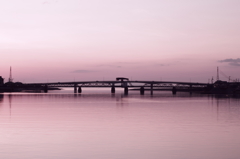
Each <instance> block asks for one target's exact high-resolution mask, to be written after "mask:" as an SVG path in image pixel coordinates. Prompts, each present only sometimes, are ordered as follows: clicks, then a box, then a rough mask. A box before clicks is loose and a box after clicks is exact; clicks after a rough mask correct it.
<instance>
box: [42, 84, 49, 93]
mask: <svg viewBox="0 0 240 159" xmlns="http://www.w3.org/2000/svg"><path fill="white" fill-rule="evenodd" d="M43 91H44V93H47V92H48V85H45V86H44V89H43Z"/></svg>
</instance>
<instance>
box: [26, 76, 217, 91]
mask: <svg viewBox="0 0 240 159" xmlns="http://www.w3.org/2000/svg"><path fill="white" fill-rule="evenodd" d="M25 85H27V86H40V87H42V88H43V89H44V92H48V90H49V88H50V87H73V88H74V93H82V88H83V87H108V88H110V89H111V93H115V88H123V89H124V94H125V95H127V94H128V91H129V89H131V90H139V91H140V94H142V95H143V94H144V92H145V91H150V94H151V95H152V94H153V91H161V90H165V91H167V90H168V91H172V93H173V94H176V92H177V91H187V92H190V93H192V92H194V91H200V90H203V89H204V88H207V87H209V86H211V85H212V84H209V83H195V82H174V81H129V80H128V78H122V77H119V78H116V80H114V81H74V82H53V83H27V84H25Z"/></svg>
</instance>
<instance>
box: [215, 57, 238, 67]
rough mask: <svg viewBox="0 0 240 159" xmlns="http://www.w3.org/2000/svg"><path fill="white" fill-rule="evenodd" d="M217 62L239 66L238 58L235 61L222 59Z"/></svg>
mask: <svg viewBox="0 0 240 159" xmlns="http://www.w3.org/2000/svg"><path fill="white" fill-rule="evenodd" d="M218 62H221V63H223V62H225V63H228V64H229V65H231V66H240V58H237V59H224V60H219V61H218Z"/></svg>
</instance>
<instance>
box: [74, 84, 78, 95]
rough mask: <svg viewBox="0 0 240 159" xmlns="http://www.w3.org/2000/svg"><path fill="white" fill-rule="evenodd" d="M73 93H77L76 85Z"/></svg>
mask: <svg viewBox="0 0 240 159" xmlns="http://www.w3.org/2000/svg"><path fill="white" fill-rule="evenodd" d="M74 93H77V84H74Z"/></svg>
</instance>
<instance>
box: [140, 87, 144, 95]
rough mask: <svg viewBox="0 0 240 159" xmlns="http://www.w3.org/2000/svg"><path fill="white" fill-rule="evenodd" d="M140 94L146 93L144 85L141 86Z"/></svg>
mask: <svg viewBox="0 0 240 159" xmlns="http://www.w3.org/2000/svg"><path fill="white" fill-rule="evenodd" d="M140 94H141V95H144V87H141V88H140Z"/></svg>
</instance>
